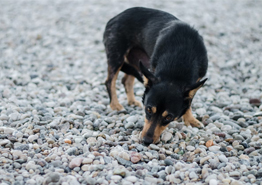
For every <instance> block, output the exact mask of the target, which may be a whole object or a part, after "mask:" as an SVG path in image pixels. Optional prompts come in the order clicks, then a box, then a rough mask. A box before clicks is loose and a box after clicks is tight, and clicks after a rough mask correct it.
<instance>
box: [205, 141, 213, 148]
mask: <svg viewBox="0 0 262 185" xmlns="http://www.w3.org/2000/svg"><path fill="white" fill-rule="evenodd" d="M213 145H214V142H213V140H208V141H207V142H206V147H211V146H213Z"/></svg>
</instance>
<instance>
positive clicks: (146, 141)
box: [143, 137, 153, 146]
mask: <svg viewBox="0 0 262 185" xmlns="http://www.w3.org/2000/svg"><path fill="white" fill-rule="evenodd" d="M143 143H144V144H145V145H147V146H148V145H150V144H151V143H153V138H150V137H144V138H143Z"/></svg>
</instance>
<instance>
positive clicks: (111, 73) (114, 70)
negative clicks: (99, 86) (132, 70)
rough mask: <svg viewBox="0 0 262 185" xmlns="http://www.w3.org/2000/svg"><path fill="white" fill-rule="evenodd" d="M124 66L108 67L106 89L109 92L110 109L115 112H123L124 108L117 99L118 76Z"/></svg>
mask: <svg viewBox="0 0 262 185" xmlns="http://www.w3.org/2000/svg"><path fill="white" fill-rule="evenodd" d="M122 65H123V64H121V65H119V66H114V67H113V66H111V65H108V75H107V79H106V82H105V84H106V88H107V91H108V95H109V98H110V107H111V109H113V110H118V111H119V110H123V109H124V107H123V106H122V105H121V104H120V103H119V101H118V99H117V94H116V79H117V76H118V73H119V71H120V69H121V67H122Z"/></svg>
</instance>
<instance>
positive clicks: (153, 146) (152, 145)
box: [149, 144, 160, 151]
mask: <svg viewBox="0 0 262 185" xmlns="http://www.w3.org/2000/svg"><path fill="white" fill-rule="evenodd" d="M149 148H151V149H152V150H157V151H158V150H160V148H159V147H158V146H156V145H155V144H150V145H149Z"/></svg>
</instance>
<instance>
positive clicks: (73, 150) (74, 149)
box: [65, 147, 77, 155]
mask: <svg viewBox="0 0 262 185" xmlns="http://www.w3.org/2000/svg"><path fill="white" fill-rule="evenodd" d="M76 152H77V149H76V147H72V148H69V149H67V150H66V151H65V153H67V154H68V155H75V154H76Z"/></svg>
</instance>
